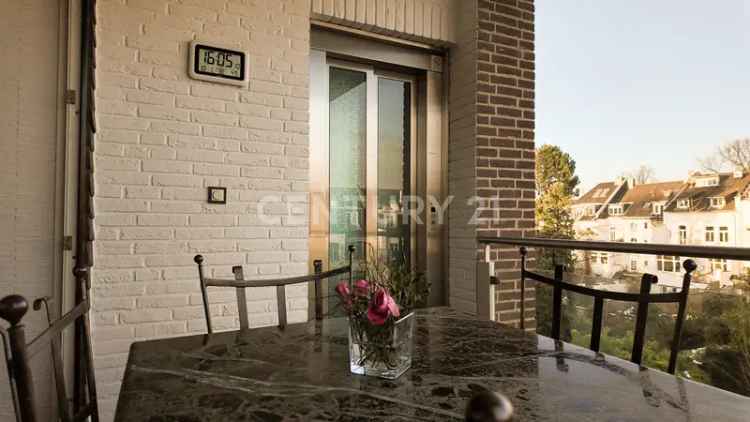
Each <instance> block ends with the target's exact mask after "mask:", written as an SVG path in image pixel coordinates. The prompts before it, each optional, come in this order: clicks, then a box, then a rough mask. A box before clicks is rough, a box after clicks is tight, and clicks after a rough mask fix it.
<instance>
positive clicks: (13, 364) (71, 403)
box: [0, 269, 99, 422]
mask: <svg viewBox="0 0 750 422" xmlns="http://www.w3.org/2000/svg"><path fill="white" fill-rule="evenodd" d="M76 278H77V279H78V280H79V282H80V284H81V286H80V289H81V291H82V296H83V300H81V301H80V302H79V303H78V304H77V305H76V306H75V307H74V308H73V309H72V310H70V312H68V313H66V314H65V315H63V316H62V317H61V318H60V319H58V320H54V321H53V320H51V318H50V314H49V308H48V306H49V304H48V301H49V299H48V298H41V299H37V300H35V301H34V304H33V306H34V310H37V311H38V310H40V309H41V308H42V306H44V308H45V311H46V312H47V320H48V322H49V327H47V329H46V330H44V331H43V332H42V333H41V334H39V335H38V336H37V337H36V338H34V339H33V340H31V341H29V342H27V341H26V331H25V327H24V324H23V317H24V315H26V312H28V310H29V304H28V302H27V301H26V299H25V298H24V297H23V296H19V295H10V296H5V297H4V298H2V299H0V318H2V319H3V320H5V321H7V322H8V324H10V326H9V327H8V329H7V330H2V332H1V333H0V334H2V337H3V342H4V346H5V347H4V352H5V353H6V358H7V364H8V365H7V366H8V378H9V380H10V383H11V386H10V387H11V393H12V395H13V405H14V407H15V410H16V419H17V420H18V421H20V422H37V421H40V419H39V416H38V414H37V407H36V403H35V400H34V379H33V376H32V370H31V365H30V364H29V361H30V359H31V358H33V357H34V356H36V355H38V354H39V353H42V352H51V355H52V368H53V378H54V382H55V389H56V390H57V409H58V418H59V420H60V421H62V422H77V421H86V420H89V418H90V420H91V421H92V422H98V421H99V409H98V405H97V401H96V382H95V379H94V363H93V354H92V351H91V331H90V328H89V327H90V325H89V324H90V321H89V311H90V310H91V304H90V302H89V299H88V272H87V270H85V269H80V270H78V271H77V272H76ZM69 327H76V329H81V330H82V331H83V333H82V334H83V335H81V336H80V339H81V342H82V344H81V346H82V347H81V348H80V350H81V351H82V352H83V353H82V355H81V356H75V357H74V358H75V359H76V361H77V362H76V363H77V367H79V368H81V371H82V373H81V374H78V375H80V376H81V378H82V381H83V382H82V383H81V384H80V386H81V388H82V393H83V394H75V396H76V399H75V400H73V399H71V397H70V396H69V395H68V393H67V389H66V385H67V383H66V381H65V377H64V374H65V368H64V367H63V359H62V349H61V334H62V332H63V331H64V330H65V329H67V328H69Z"/></svg>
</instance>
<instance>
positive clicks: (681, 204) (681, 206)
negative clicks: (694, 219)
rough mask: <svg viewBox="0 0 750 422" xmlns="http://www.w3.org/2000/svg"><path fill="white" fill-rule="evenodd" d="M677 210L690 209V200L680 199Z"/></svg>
mask: <svg viewBox="0 0 750 422" xmlns="http://www.w3.org/2000/svg"><path fill="white" fill-rule="evenodd" d="M677 208H679V209H682V210H686V209H688V208H690V200H689V199H680V200H679V201H677Z"/></svg>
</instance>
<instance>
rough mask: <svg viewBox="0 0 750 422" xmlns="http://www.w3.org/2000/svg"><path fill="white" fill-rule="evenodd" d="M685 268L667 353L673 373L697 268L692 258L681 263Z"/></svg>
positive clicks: (672, 372)
mask: <svg viewBox="0 0 750 422" xmlns="http://www.w3.org/2000/svg"><path fill="white" fill-rule="evenodd" d="M682 267H683V268H684V269H685V275H684V276H683V277H682V291H681V292H680V294H681V296H682V297H681V298H680V305H679V308H678V310H677V320H676V321H675V327H674V338H673V339H672V350H671V352H670V354H669V368H668V369H667V371H668V372H669V373H670V374H674V373H675V371H676V370H677V354H678V353H679V352H680V343H681V342H682V325H683V322H684V321H685V312H687V300H688V293H689V292H690V281H691V279H692V272H693V271H695V269H696V268H698V264H696V263H695V261H693V260H692V259H686V260H685V262H684V263H683V264H682Z"/></svg>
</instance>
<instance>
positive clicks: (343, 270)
mask: <svg viewBox="0 0 750 422" xmlns="http://www.w3.org/2000/svg"><path fill="white" fill-rule="evenodd" d="M348 251H349V264H348V265H346V266H343V267H340V268H335V269H332V270H328V271H325V272H324V271H323V263H322V261H319V260H317V261H315V263H314V267H315V272H314V273H313V274H309V275H304V276H299V277H288V278H276V279H263V280H245V277H244V274H243V271H242V266H239V265H238V266H235V267H232V272H233V273H234V280H229V279H219V278H208V277H206V276H205V274H204V268H203V263H204V262H205V259H204V258H203V256H202V255H196V256H195V258H194V259H193V260H194V261H195V263H196V264H198V277H199V279H200V287H201V294H202V296H203V312H204V315H205V317H206V326H207V327H208V332H209V333H212V332H213V325H212V323H211V312H210V309H209V303H208V287H233V288H235V289H236V293H237V310H238V312H239V318H240V329H241V330H247V329H249V328H250V321H249V320H248V312H247V295H246V292H245V289H246V288H251V287H276V303H277V308H278V313H279V327H282V328H283V327H285V326H286V325H287V304H286V286H287V285H290V284H299V283H308V282H313V283H314V286H315V308H314V309H315V319H321V318H322V316H323V289H322V287H321V282H322V281H323V280H326V279H329V278H332V277H335V276H338V275H343V274H349V285H351V283H352V277H353V259H354V246H351V245H350V246H349V248H348Z"/></svg>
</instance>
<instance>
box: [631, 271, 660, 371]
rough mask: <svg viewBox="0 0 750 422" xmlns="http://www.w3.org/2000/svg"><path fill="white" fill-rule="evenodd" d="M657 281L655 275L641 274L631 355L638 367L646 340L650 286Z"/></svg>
mask: <svg viewBox="0 0 750 422" xmlns="http://www.w3.org/2000/svg"><path fill="white" fill-rule="evenodd" d="M657 281H658V278H657V277H656V276H655V275H651V274H643V277H641V291H640V293H639V295H638V313H637V316H636V319H635V337H634V338H633V353H632V354H631V361H633V362H634V363H637V364H638V365H640V364H641V361H642V360H643V345H644V343H645V338H646V321H647V320H648V304H649V302H650V294H651V285H652V284H656V282H657Z"/></svg>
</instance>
